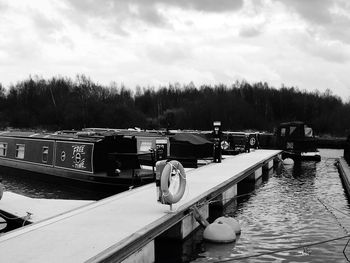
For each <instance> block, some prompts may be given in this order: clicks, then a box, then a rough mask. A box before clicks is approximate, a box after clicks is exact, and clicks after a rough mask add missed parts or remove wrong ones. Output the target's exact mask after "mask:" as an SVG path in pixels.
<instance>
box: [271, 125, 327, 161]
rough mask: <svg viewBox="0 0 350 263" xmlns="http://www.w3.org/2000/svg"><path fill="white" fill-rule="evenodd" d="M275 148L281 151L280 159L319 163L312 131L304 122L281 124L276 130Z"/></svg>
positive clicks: (319, 158)
mask: <svg viewBox="0 0 350 263" xmlns="http://www.w3.org/2000/svg"><path fill="white" fill-rule="evenodd" d="M276 144H277V145H276V146H277V148H278V149H281V150H283V153H282V158H283V159H284V158H292V159H293V160H294V161H308V160H309V161H320V160H321V156H320V153H319V152H318V150H317V140H316V138H315V137H314V134H313V130H312V128H311V127H308V126H307V125H306V124H305V123H304V122H301V121H294V122H285V123H281V124H280V125H279V126H278V128H277V130H276Z"/></svg>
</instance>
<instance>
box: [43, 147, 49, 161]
mask: <svg viewBox="0 0 350 263" xmlns="http://www.w3.org/2000/svg"><path fill="white" fill-rule="evenodd" d="M48 158H49V147H47V146H43V159H42V161H43V163H47V160H48Z"/></svg>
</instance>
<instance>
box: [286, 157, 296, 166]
mask: <svg viewBox="0 0 350 263" xmlns="http://www.w3.org/2000/svg"><path fill="white" fill-rule="evenodd" d="M283 164H284V165H293V164H294V161H293V159H291V158H286V159H284V160H283Z"/></svg>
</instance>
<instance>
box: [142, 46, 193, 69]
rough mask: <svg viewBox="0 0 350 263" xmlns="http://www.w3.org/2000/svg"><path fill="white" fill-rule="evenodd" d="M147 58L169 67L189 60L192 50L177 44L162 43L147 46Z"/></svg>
mask: <svg viewBox="0 0 350 263" xmlns="http://www.w3.org/2000/svg"><path fill="white" fill-rule="evenodd" d="M147 56H148V58H149V59H151V60H152V61H154V60H157V61H158V62H160V63H163V64H166V65H170V64H173V63H176V62H178V61H182V60H184V59H189V58H191V57H192V50H191V49H190V48H183V47H182V45H181V44H180V45H179V44H178V43H164V44H159V45H151V46H148V47H147Z"/></svg>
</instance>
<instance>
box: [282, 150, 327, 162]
mask: <svg viewBox="0 0 350 263" xmlns="http://www.w3.org/2000/svg"><path fill="white" fill-rule="evenodd" d="M285 158H291V159H293V160H294V161H297V162H301V161H315V162H319V161H321V155H320V153H319V152H303V153H300V152H286V151H284V152H282V159H285Z"/></svg>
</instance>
